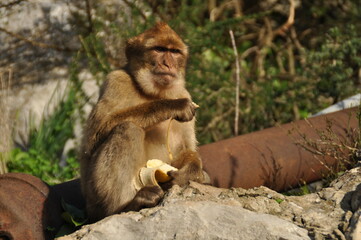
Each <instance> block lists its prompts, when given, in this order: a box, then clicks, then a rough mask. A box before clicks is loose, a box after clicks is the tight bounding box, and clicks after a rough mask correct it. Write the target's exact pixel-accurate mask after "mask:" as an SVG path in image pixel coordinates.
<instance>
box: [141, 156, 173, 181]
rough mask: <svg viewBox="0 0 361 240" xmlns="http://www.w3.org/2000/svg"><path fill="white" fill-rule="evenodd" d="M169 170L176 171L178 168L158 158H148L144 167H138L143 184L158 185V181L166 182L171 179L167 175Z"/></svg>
mask: <svg viewBox="0 0 361 240" xmlns="http://www.w3.org/2000/svg"><path fill="white" fill-rule="evenodd" d="M169 171H178V169H177V168H175V167H172V166H171V165H169V164H167V163H164V162H163V161H162V160H159V159H151V160H148V161H147V164H146V167H143V168H141V169H140V173H139V177H140V181H141V183H142V185H143V186H155V185H159V184H158V183H164V182H168V181H170V180H171V177H169V176H168V172H169Z"/></svg>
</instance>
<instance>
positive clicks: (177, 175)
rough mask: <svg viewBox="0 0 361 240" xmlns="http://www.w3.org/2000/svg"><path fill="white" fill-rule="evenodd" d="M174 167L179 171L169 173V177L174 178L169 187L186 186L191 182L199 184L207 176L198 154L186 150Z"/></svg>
mask: <svg viewBox="0 0 361 240" xmlns="http://www.w3.org/2000/svg"><path fill="white" fill-rule="evenodd" d="M173 165H174V167H176V168H178V169H179V170H178V171H170V172H168V176H170V177H171V178H172V180H171V181H170V182H168V183H167V184H168V187H171V186H172V185H175V184H176V185H179V186H185V185H187V184H188V183H189V181H194V182H199V183H203V182H204V180H205V176H204V172H203V170H202V162H201V159H200V158H199V155H198V154H197V153H196V152H194V151H191V150H185V151H184V152H182V154H181V155H180V156H179V158H178V159H177V160H176V161H175V162H174V164H173ZM169 185H170V186H169ZM162 187H163V186H162Z"/></svg>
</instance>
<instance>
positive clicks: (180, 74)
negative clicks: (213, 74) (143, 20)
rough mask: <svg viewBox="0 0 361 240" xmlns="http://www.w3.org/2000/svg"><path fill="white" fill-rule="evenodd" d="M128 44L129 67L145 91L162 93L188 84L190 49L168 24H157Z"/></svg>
mask: <svg viewBox="0 0 361 240" xmlns="http://www.w3.org/2000/svg"><path fill="white" fill-rule="evenodd" d="M127 44H128V45H127V48H126V54H127V58H128V61H129V62H128V67H129V69H130V71H131V75H132V76H133V77H134V78H135V80H136V81H137V83H138V85H139V86H140V88H141V89H142V90H143V92H144V93H146V94H148V95H152V96H159V95H162V93H164V92H165V91H167V92H171V91H172V89H178V88H179V86H184V76H185V68H186V62H187V56H188V49H187V46H186V45H185V44H184V43H183V41H182V40H181V39H180V37H179V36H178V35H177V34H176V33H175V32H174V31H173V30H172V29H171V28H170V27H169V26H168V25H164V24H157V25H156V26H155V27H154V28H152V29H150V30H148V31H146V32H144V33H143V34H141V35H139V36H136V37H134V38H132V39H130V40H128V43H127Z"/></svg>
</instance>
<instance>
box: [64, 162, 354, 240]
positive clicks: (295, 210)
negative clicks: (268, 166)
mask: <svg viewBox="0 0 361 240" xmlns="http://www.w3.org/2000/svg"><path fill="white" fill-rule="evenodd" d="M360 196H361V168H360V167H358V168H354V169H352V170H350V171H347V172H346V173H345V174H343V175H342V176H341V177H339V178H338V179H336V180H335V181H333V182H332V183H331V185H330V187H328V188H324V189H322V190H321V191H319V192H317V193H312V194H307V195H304V196H285V195H283V194H280V193H277V192H275V191H273V190H271V189H269V188H266V187H259V188H253V189H248V190H246V189H241V188H233V189H222V188H215V187H211V186H206V185H201V184H197V183H191V184H190V185H189V186H188V187H185V188H180V187H178V186H173V188H172V189H170V191H169V192H168V193H167V194H166V196H165V198H164V199H163V201H162V202H161V203H160V204H159V206H158V207H156V208H151V209H143V210H141V211H140V212H130V213H123V214H120V215H114V216H110V217H108V218H106V219H104V220H102V221H100V222H98V223H95V224H92V225H86V226H84V227H83V228H82V229H81V230H79V231H77V232H75V233H73V234H71V235H69V236H66V237H63V238H61V240H72V239H77V240H78V239H116V238H117V237H119V236H121V237H122V239H173V238H174V239H309V238H312V239H316V240H318V239H359V237H360V236H361V235H360V234H361V232H360V230H361V222H360V213H361V208H360V207H361V204H360V202H361V200H360V199H361V198H360Z"/></svg>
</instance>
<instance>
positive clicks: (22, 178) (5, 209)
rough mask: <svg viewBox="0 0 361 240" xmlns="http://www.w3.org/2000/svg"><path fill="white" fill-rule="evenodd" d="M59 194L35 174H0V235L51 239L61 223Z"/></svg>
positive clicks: (0, 236) (15, 237)
mask: <svg viewBox="0 0 361 240" xmlns="http://www.w3.org/2000/svg"><path fill="white" fill-rule="evenodd" d="M61 211H62V210H61V205H60V201H59V197H58V196H55V195H53V193H51V192H50V191H49V186H48V185H47V184H45V183H44V182H43V181H41V180H40V179H39V178H37V177H34V176H31V175H28V174H24V173H7V174H3V175H0V239H14V240H22V239H28V240H32V239H34V240H39V239H53V238H54V234H55V233H56V230H57V229H59V227H60V226H61V224H62V220H61V217H60V214H61Z"/></svg>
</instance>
